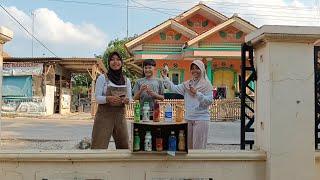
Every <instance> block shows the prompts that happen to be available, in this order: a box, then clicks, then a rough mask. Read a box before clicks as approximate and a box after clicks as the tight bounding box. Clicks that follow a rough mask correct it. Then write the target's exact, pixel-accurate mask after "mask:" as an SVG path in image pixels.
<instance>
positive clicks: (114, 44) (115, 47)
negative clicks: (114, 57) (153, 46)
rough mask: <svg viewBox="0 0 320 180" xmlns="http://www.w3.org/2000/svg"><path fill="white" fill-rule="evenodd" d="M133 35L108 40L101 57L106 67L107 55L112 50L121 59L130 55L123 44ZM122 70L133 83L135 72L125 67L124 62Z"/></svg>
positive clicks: (135, 78) (135, 76)
mask: <svg viewBox="0 0 320 180" xmlns="http://www.w3.org/2000/svg"><path fill="white" fill-rule="evenodd" d="M135 37H136V36H134V37H130V38H124V39H118V38H116V39H114V40H112V41H110V42H109V44H108V46H107V49H106V50H105V52H104V54H103V57H102V59H103V62H104V64H105V65H106V67H108V58H109V55H110V54H111V53H112V52H114V51H117V52H118V53H119V54H120V55H121V57H122V59H123V60H126V59H128V58H129V57H130V55H129V54H128V52H127V50H126V49H125V46H124V44H125V43H127V42H128V41H130V40H132V39H133V38H135ZM123 72H124V74H125V75H126V76H127V77H128V78H129V79H130V80H131V82H132V83H134V82H135V81H136V80H137V79H138V76H137V75H136V74H135V73H133V72H131V71H129V69H128V68H127V66H126V65H125V64H124V66H123Z"/></svg>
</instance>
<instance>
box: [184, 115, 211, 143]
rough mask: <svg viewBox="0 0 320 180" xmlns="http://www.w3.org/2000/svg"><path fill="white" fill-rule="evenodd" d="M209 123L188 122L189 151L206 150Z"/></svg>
mask: <svg viewBox="0 0 320 180" xmlns="http://www.w3.org/2000/svg"><path fill="white" fill-rule="evenodd" d="M208 130H209V121H190V120H188V149H206V147H207V141H208Z"/></svg>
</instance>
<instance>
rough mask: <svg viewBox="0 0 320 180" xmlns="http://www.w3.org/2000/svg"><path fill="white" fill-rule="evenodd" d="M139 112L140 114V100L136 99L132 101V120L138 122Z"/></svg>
mask: <svg viewBox="0 0 320 180" xmlns="http://www.w3.org/2000/svg"><path fill="white" fill-rule="evenodd" d="M140 114H141V107H140V102H139V101H138V100H137V101H135V102H134V122H140Z"/></svg>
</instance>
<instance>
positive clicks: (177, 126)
mask: <svg viewBox="0 0 320 180" xmlns="http://www.w3.org/2000/svg"><path fill="white" fill-rule="evenodd" d="M131 123H132V126H131V128H132V130H131V132H132V134H131V138H132V139H131V143H132V144H131V147H132V148H131V152H132V153H134V154H161V155H166V154H168V153H167V149H168V138H169V136H170V135H171V131H174V132H175V136H176V140H177V146H178V142H179V131H180V130H184V136H185V151H175V152H176V154H188V123H187V122H186V121H183V122H165V121H161V122H153V121H140V122H133V121H131ZM135 128H137V129H138V132H139V136H140V149H141V150H140V151H133V147H134V129H135ZM158 129H160V133H161V137H162V139H163V151H156V149H155V146H156V144H155V143H156V142H155V138H156V136H157V135H158V134H157V133H158ZM146 131H150V132H151V135H152V150H153V151H144V138H145V134H146ZM168 155H169V154H168Z"/></svg>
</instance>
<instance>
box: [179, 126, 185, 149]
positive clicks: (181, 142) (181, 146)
mask: <svg viewBox="0 0 320 180" xmlns="http://www.w3.org/2000/svg"><path fill="white" fill-rule="evenodd" d="M178 150H179V151H185V150H186V139H185V136H184V130H180V131H179V142H178Z"/></svg>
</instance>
